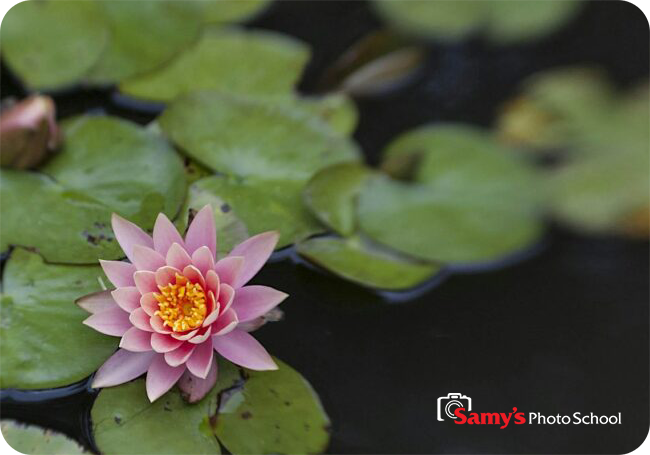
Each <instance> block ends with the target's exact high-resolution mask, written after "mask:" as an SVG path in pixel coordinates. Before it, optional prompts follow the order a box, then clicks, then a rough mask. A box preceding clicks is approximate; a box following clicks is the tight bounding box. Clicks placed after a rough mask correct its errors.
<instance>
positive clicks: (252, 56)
mask: <svg viewBox="0 0 650 455" xmlns="http://www.w3.org/2000/svg"><path fill="white" fill-rule="evenodd" d="M308 58H309V51H308V49H307V47H306V46H305V45H304V44H302V43H300V42H299V41H296V40H294V39H292V38H289V37H287V36H283V35H279V34H277V33H273V32H267V31H259V30H258V31H252V30H238V29H235V28H215V27H212V28H207V29H206V30H205V31H204V32H203V36H202V37H201V39H200V40H199V41H198V42H197V43H195V44H194V45H193V46H192V47H189V48H188V49H187V50H185V52H183V53H181V54H180V55H178V56H177V57H176V58H174V59H173V60H172V61H171V62H170V63H169V64H168V65H166V66H164V67H163V68H161V69H160V70H158V71H156V72H152V73H150V74H146V75H143V76H141V77H136V78H133V79H130V80H128V81H125V82H123V83H122V84H120V91H121V92H122V93H125V94H127V95H129V96H133V97H135V98H140V99H145V100H151V101H163V102H164V101H171V100H173V99H174V98H176V97H177V96H179V95H182V94H185V93H190V92H196V91H199V90H216V91H223V92H225V93H241V94H245V95H277V94H290V93H291V92H292V90H293V87H294V85H295V83H296V81H297V80H298V78H299V77H300V75H301V73H302V70H303V68H304V66H305V64H306V62H307V59H308ZM188 74H191V75H192V77H188Z"/></svg>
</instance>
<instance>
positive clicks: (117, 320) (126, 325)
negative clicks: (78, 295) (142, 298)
mask: <svg viewBox="0 0 650 455" xmlns="http://www.w3.org/2000/svg"><path fill="white" fill-rule="evenodd" d="M83 323H84V324H86V325H87V326H88V327H92V328H93V329H95V330H97V331H98V332H100V333H103V334H105V335H111V336H116V337H121V336H122V335H124V333H125V332H126V331H127V330H129V329H130V328H131V323H130V322H129V313H126V312H125V311H124V310H122V308H120V307H118V306H116V307H114V308H109V309H108V310H104V311H101V312H99V313H95V314H93V315H91V316H89V317H88V318H86V319H85V320H84V321H83Z"/></svg>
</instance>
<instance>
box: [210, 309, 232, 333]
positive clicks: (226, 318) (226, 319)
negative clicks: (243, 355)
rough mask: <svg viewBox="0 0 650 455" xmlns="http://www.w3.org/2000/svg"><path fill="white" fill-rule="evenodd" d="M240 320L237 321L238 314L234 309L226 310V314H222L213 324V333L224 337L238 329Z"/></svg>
mask: <svg viewBox="0 0 650 455" xmlns="http://www.w3.org/2000/svg"><path fill="white" fill-rule="evenodd" d="M238 323H239V320H238V319H237V313H235V312H234V311H233V310H232V309H229V310H226V312H225V313H222V314H221V316H219V319H217V322H215V323H214V324H212V333H213V334H214V335H215V336H217V335H218V336H222V335H225V334H226V333H228V332H231V331H233V330H234V329H235V327H237V324H238Z"/></svg>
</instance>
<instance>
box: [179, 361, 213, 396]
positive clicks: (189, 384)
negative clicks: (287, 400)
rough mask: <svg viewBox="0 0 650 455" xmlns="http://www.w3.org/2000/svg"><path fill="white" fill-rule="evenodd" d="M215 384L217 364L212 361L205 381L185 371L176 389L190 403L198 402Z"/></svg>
mask: <svg viewBox="0 0 650 455" xmlns="http://www.w3.org/2000/svg"><path fill="white" fill-rule="evenodd" d="M216 382H217V362H216V359H213V360H212V362H211V363H210V369H209V370H208V374H207V375H206V378H205V379H201V378H199V377H197V376H195V375H193V374H192V373H190V371H185V373H183V376H181V379H180V380H179V381H178V387H179V388H180V389H181V392H182V393H183V396H184V398H185V399H186V400H187V401H188V402H190V403H196V402H197V401H200V400H201V399H202V398H203V397H204V396H205V395H206V394H207V393H208V392H209V391H210V390H212V387H214V384H215V383H216Z"/></svg>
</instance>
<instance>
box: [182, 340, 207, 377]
mask: <svg viewBox="0 0 650 455" xmlns="http://www.w3.org/2000/svg"><path fill="white" fill-rule="evenodd" d="M213 357H214V348H213V347H212V342H211V341H208V342H207V343H203V344H200V345H198V346H197V347H196V349H195V350H194V352H193V353H192V355H191V356H190V358H189V359H188V360H187V363H186V366H187V369H188V370H190V372H191V373H192V374H193V375H195V376H198V377H199V378H202V379H204V378H205V377H206V376H207V375H208V372H209V371H210V366H211V365H212V358H213Z"/></svg>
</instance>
